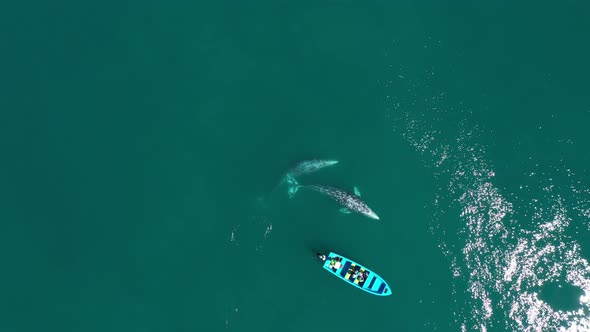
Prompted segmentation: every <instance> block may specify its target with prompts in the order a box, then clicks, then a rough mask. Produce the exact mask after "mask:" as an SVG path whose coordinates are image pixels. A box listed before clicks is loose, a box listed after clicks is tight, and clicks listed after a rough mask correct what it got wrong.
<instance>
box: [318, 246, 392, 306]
mask: <svg viewBox="0 0 590 332" xmlns="http://www.w3.org/2000/svg"><path fill="white" fill-rule="evenodd" d="M317 256H318V257H319V258H320V259H321V260H322V261H324V269H326V270H328V271H329V272H331V273H332V274H333V275H335V276H337V277H338V278H340V279H342V280H344V281H346V283H347V284H350V285H352V286H355V287H357V288H360V289H362V290H364V291H365V292H368V293H371V294H373V295H379V296H388V295H391V289H390V288H389V285H387V283H386V282H385V280H383V279H382V278H381V277H380V276H378V275H377V273H375V272H373V271H371V270H369V269H367V268H366V267H364V266H362V265H360V264H359V263H357V262H355V261H353V260H351V259H348V258H346V257H344V256H342V255H338V254H336V253H333V252H330V253H329V254H328V256H326V255H324V254H321V253H317Z"/></svg>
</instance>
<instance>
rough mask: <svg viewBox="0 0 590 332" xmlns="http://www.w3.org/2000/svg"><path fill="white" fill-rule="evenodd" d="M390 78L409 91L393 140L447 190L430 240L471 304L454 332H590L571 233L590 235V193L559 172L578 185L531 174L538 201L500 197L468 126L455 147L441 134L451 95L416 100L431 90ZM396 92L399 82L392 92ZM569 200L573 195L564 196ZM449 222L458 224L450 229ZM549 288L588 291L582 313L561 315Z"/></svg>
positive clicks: (587, 273)
mask: <svg viewBox="0 0 590 332" xmlns="http://www.w3.org/2000/svg"><path fill="white" fill-rule="evenodd" d="M391 77H404V80H405V82H404V85H405V86H406V87H407V88H408V90H407V91H405V92H404V93H402V94H401V95H403V96H402V97H400V96H399V95H400V94H398V96H394V95H393V94H391V95H390V96H387V98H386V99H387V102H388V114H387V117H388V118H390V119H392V120H393V124H394V131H395V132H397V133H399V134H401V136H402V137H403V138H404V139H405V140H406V141H407V142H408V143H409V144H410V145H411V146H413V148H414V149H415V150H416V151H417V152H418V153H420V154H421V155H422V156H423V157H424V160H425V163H426V165H427V166H428V167H430V168H431V169H432V170H433V173H434V175H435V177H436V178H437V179H438V180H439V181H444V183H445V185H441V187H440V188H438V189H437V194H436V197H434V198H433V203H432V208H433V220H432V225H431V230H432V233H433V235H434V236H435V237H436V238H437V240H438V241H439V247H440V248H441V250H442V251H443V253H444V254H445V255H446V257H447V258H448V259H449V262H450V269H449V272H450V273H451V274H452V276H453V277H454V278H455V282H454V284H453V296H455V297H460V298H463V297H464V296H465V295H468V296H469V298H470V301H469V303H463V301H456V300H455V304H454V305H455V311H456V323H457V328H458V329H460V330H461V331H467V330H479V331H487V329H488V328H494V329H506V330H511V331H516V330H518V331H530V332H533V331H535V332H536V331H590V317H589V313H590V296H589V295H590V265H589V263H588V260H587V259H586V258H584V257H582V255H581V250H580V245H579V243H578V242H577V241H576V240H575V238H572V236H571V235H568V233H567V232H566V230H568V229H569V228H570V227H571V224H572V218H580V219H581V220H582V222H584V223H585V224H586V225H587V227H588V229H589V230H590V222H589V220H590V190H589V189H588V188H584V186H583V183H581V181H579V180H577V178H576V176H575V174H574V173H573V172H572V171H571V170H570V169H564V168H556V169H555V170H554V171H555V172H554V174H558V175H563V174H566V176H567V177H568V178H569V179H571V182H570V183H563V182H556V181H554V180H553V178H552V174H539V172H538V171H537V170H536V169H532V170H531V171H530V173H529V175H530V177H535V178H534V180H533V181H530V182H531V183H528V181H527V184H525V185H522V186H520V188H521V190H523V191H526V192H527V193H529V194H530V195H529V196H535V195H537V196H536V197H534V198H533V199H530V200H525V199H521V198H518V195H512V194H511V193H508V194H507V193H503V192H502V190H501V189H499V188H498V187H497V186H496V185H495V182H494V177H495V171H494V170H493V169H492V168H491V167H490V166H489V165H490V164H489V162H488V161H487V157H486V151H485V147H483V146H481V145H479V144H478V143H477V142H478V138H479V137H480V135H484V134H486V133H485V132H483V130H482V129H480V128H479V127H478V126H477V125H473V124H469V123H468V121H467V120H464V121H459V123H458V124H457V128H456V129H457V130H456V132H457V135H456V137H455V138H454V139H449V135H448V134H445V135H446V136H445V135H443V134H442V133H441V132H440V130H441V128H438V127H439V126H443V124H442V123H441V122H443V121H445V120H447V121H448V119H445V115H447V114H446V113H445V110H444V107H449V106H445V105H444V104H445V103H443V101H445V98H446V94H445V93H444V92H440V93H434V94H433V96H432V97H430V98H426V99H424V98H418V97H417V96H418V95H420V93H419V92H418V90H420V87H421V86H422V88H423V89H422V90H424V91H428V90H432V89H431V88H430V87H429V86H428V83H427V82H422V83H419V82H410V81H409V80H408V79H407V78H405V77H407V75H404V74H403V73H398V74H392V75H391ZM392 85H393V81H387V83H386V84H385V86H386V88H387V87H390V86H392ZM424 91H422V92H424ZM447 104H448V103H447ZM462 107H463V106H462V105H459V106H457V107H456V109H449V113H452V114H453V115H454V116H456V115H457V114H462V115H464V118H465V119H469V115H470V114H471V112H470V111H469V110H468V109H462ZM529 175H527V177H528V176H529ZM523 177H524V176H523ZM556 189H559V190H556ZM567 189H569V190H567ZM565 190H567V195H564V196H561V195H560V194H558V192H561V193H562V194H563V193H564V192H565ZM539 193H542V194H539ZM538 195H541V196H538ZM507 197H510V199H508V198H507ZM564 197H567V201H566V198H564ZM449 220H451V221H453V222H456V223H455V224H448V221H449ZM443 221H444V222H443ZM455 230H458V236H459V239H458V240H456V239H451V238H450V237H448V236H447V234H453V237H454V236H455V235H454V234H456V231H455ZM548 283H558V284H569V285H570V286H574V287H577V288H579V289H581V290H582V291H583V292H584V295H582V296H581V297H580V299H579V301H578V305H577V308H575V309H571V310H562V309H559V308H557V307H556V306H555V304H552V303H548V302H545V301H544V300H543V299H542V298H541V297H540V291H541V289H542V287H543V286H544V285H546V284H548ZM463 285H467V286H463Z"/></svg>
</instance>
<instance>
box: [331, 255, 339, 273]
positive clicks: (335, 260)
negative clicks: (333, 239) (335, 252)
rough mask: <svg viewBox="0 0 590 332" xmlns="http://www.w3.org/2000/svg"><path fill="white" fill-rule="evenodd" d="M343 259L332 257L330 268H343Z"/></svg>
mask: <svg viewBox="0 0 590 332" xmlns="http://www.w3.org/2000/svg"><path fill="white" fill-rule="evenodd" d="M341 262H342V257H332V259H331V260H330V268H331V269H336V270H338V269H339V268H340V267H341V266H342V263H341Z"/></svg>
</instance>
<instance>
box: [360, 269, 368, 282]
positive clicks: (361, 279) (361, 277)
mask: <svg viewBox="0 0 590 332" xmlns="http://www.w3.org/2000/svg"><path fill="white" fill-rule="evenodd" d="M368 276H369V274H368V273H367V271H363V273H360V274H359V283H363V282H365V280H367V277H368Z"/></svg>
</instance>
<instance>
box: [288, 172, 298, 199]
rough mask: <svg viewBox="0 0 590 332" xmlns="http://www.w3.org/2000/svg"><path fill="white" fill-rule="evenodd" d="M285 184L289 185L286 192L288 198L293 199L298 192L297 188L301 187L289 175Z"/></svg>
mask: <svg viewBox="0 0 590 332" xmlns="http://www.w3.org/2000/svg"><path fill="white" fill-rule="evenodd" d="M286 182H287V184H288V185H289V189H288V191H287V193H288V194H289V198H293V196H295V194H296V193H297V191H298V190H299V188H300V187H301V185H300V184H299V182H297V180H296V179H295V178H294V177H293V176H292V175H290V174H288V175H287V177H286Z"/></svg>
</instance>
